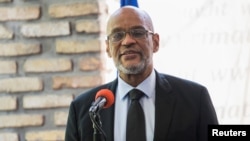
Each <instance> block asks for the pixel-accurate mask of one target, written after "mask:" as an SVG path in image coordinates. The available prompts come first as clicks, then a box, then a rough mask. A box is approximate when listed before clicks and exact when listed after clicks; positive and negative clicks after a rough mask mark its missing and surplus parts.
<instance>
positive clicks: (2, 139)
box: [0, 132, 19, 141]
mask: <svg viewBox="0 0 250 141" xmlns="http://www.w3.org/2000/svg"><path fill="white" fill-rule="evenodd" d="M0 141H19V139H18V134H17V133H11V132H2V133H0Z"/></svg>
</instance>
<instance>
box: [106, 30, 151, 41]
mask: <svg viewBox="0 0 250 141" xmlns="http://www.w3.org/2000/svg"><path fill="white" fill-rule="evenodd" d="M139 30H140V31H143V32H144V33H143V35H141V36H139V37H136V35H135V31H139ZM118 33H122V34H121V35H122V37H121V38H120V39H118V40H117V41H116V40H115V41H114V40H112V39H111V36H114V37H115V34H118ZM127 33H128V34H129V36H130V37H132V38H134V39H141V38H143V37H145V35H146V34H148V33H149V34H154V32H153V31H151V30H147V29H144V28H133V29H129V30H128V31H117V32H113V33H111V34H109V35H108V36H107V40H108V41H111V42H112V43H117V42H120V41H122V40H123V39H124V38H125V37H126V35H127ZM141 33H142V32H141Z"/></svg>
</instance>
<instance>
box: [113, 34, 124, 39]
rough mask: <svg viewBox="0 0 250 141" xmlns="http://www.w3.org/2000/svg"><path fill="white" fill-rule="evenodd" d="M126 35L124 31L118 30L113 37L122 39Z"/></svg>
mask: <svg viewBox="0 0 250 141" xmlns="http://www.w3.org/2000/svg"><path fill="white" fill-rule="evenodd" d="M123 36H124V34H123V32H117V33H114V34H113V39H115V40H117V39H122V38H123Z"/></svg>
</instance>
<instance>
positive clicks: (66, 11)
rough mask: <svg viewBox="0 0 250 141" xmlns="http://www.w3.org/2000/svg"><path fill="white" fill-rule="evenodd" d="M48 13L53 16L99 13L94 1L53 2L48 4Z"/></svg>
mask: <svg viewBox="0 0 250 141" xmlns="http://www.w3.org/2000/svg"><path fill="white" fill-rule="evenodd" d="M48 13H49V15H50V16H51V17H55V18H63V17H74V16H83V15H89V14H99V13H100V11H99V5H98V3H96V2H71V3H62V4H53V5H50V6H49V12H48Z"/></svg>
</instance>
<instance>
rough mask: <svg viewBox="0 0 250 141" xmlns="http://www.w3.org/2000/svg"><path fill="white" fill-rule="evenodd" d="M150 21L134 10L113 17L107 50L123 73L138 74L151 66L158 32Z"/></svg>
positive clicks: (156, 48) (156, 47) (109, 27)
mask: <svg viewBox="0 0 250 141" xmlns="http://www.w3.org/2000/svg"><path fill="white" fill-rule="evenodd" d="M148 24H149V22H148V19H147V18H146V17H145V16H143V15H141V14H140V13H138V12H136V11H134V10H128V11H121V12H119V13H117V14H116V15H114V16H113V17H112V18H111V19H110V21H109V23H108V30H107V32H108V40H107V41H106V44H107V53H108V55H109V56H110V57H112V58H113V61H114V63H115V65H116V67H117V69H118V70H119V71H120V73H124V74H138V73H142V72H143V71H146V69H148V68H149V69H151V67H152V65H153V63H152V57H153V53H154V52H156V51H157V50H158V40H157V39H158V35H155V34H154V33H152V32H151V31H150V30H151V29H150V26H149V25H148ZM154 36H156V37H154ZM156 42H157V43H156Z"/></svg>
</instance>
